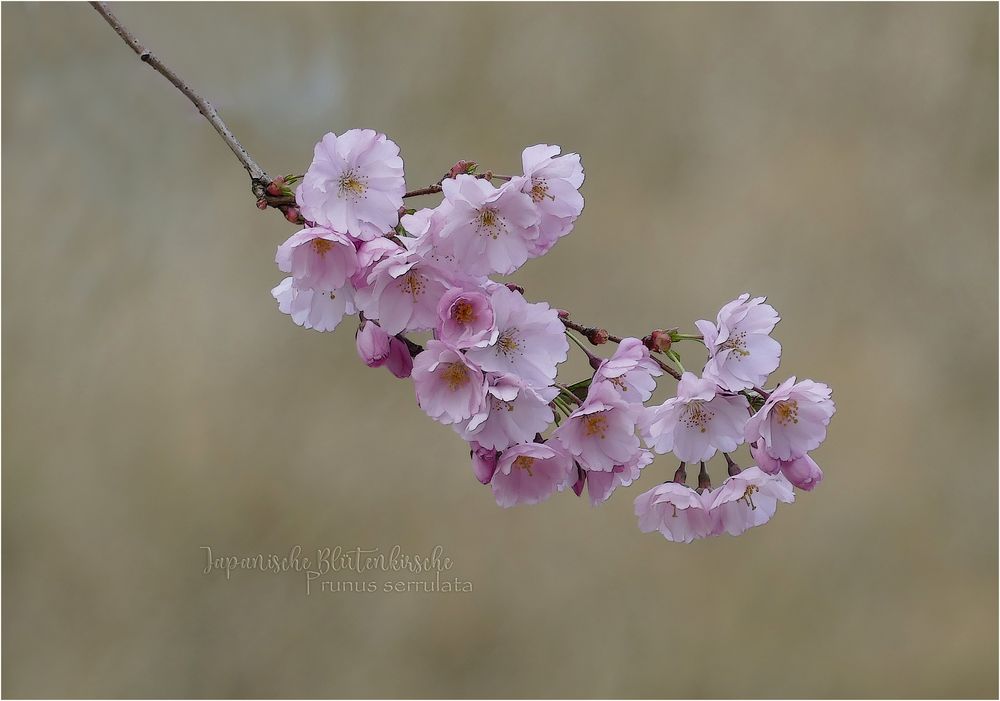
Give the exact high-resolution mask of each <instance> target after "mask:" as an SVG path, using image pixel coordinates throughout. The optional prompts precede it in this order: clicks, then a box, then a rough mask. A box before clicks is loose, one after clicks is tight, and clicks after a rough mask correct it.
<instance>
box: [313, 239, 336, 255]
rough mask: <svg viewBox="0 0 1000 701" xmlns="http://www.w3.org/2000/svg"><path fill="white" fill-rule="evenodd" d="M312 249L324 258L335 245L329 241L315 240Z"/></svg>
mask: <svg viewBox="0 0 1000 701" xmlns="http://www.w3.org/2000/svg"><path fill="white" fill-rule="evenodd" d="M312 247H313V250H314V251H316V253H318V254H320V255H321V256H322V255H326V252H327V251H329V250H330V249H331V248H333V243H331V242H330V241H327V240H326V239H313V240H312Z"/></svg>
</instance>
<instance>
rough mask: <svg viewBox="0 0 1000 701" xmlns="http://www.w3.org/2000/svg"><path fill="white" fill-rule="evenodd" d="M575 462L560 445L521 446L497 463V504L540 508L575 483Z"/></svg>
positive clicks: (510, 448)
mask: <svg viewBox="0 0 1000 701" xmlns="http://www.w3.org/2000/svg"><path fill="white" fill-rule="evenodd" d="M575 477H576V475H575V470H574V468H573V459H572V458H571V457H570V456H569V455H568V454H567V453H566V452H565V451H564V450H562V449H561V448H560V447H559V446H558V445H551V444H549V443H544V444H543V443H519V444H517V445H513V446H511V447H509V448H507V449H506V450H504V451H503V452H502V453H500V457H499V458H498V459H497V468H496V471H495V472H494V473H493V480H492V482H491V485H492V487H493V497H494V498H495V499H496V502H497V504H499V505H500V506H502V507H504V508H507V507H510V506H516V505H517V504H537V503H539V502H542V501H545V500H546V499H548V498H549V497H551V496H552V495H553V494H555V493H556V492H558V491H562V490H563V489H565V488H566V487H567V486H569V485H570V484H571V483H572V481H573V479H575Z"/></svg>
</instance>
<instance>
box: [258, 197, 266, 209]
mask: <svg viewBox="0 0 1000 701" xmlns="http://www.w3.org/2000/svg"><path fill="white" fill-rule="evenodd" d="M257 209H267V200H265V199H264V198H263V197H261V198H260V199H259V200H257Z"/></svg>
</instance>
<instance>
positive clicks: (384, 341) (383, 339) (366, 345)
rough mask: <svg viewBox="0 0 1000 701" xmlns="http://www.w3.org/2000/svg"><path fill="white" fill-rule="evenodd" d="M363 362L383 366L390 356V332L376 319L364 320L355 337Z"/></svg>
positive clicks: (371, 365)
mask: <svg viewBox="0 0 1000 701" xmlns="http://www.w3.org/2000/svg"><path fill="white" fill-rule="evenodd" d="M354 342H355V345H356V346H357V349H358V357H359V358H361V362H363V363H364V364H365V365H367V366H368V367H370V368H377V367H381V366H382V365H383V364H385V361H386V359H387V358H388V357H389V334H387V333H386V332H385V330H384V329H383V328H382V327H381V326H379V325H378V324H376V323H375V322H374V321H364V322H362V324H361V328H360V329H358V335H357V336H355V338H354Z"/></svg>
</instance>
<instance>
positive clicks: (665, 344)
mask: <svg viewBox="0 0 1000 701" xmlns="http://www.w3.org/2000/svg"><path fill="white" fill-rule="evenodd" d="M642 342H643V344H645V346H646V348H648V349H649V350H651V351H656V352H658V353H666V352H667V351H668V350H670V333H669V332H667V331H664V330H663V329H655V330H654V331H653V332H652V333H650V334H649V335H648V336H646V338H644V339H642Z"/></svg>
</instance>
